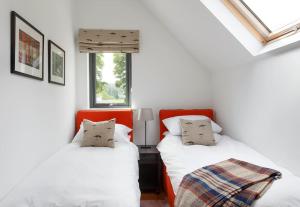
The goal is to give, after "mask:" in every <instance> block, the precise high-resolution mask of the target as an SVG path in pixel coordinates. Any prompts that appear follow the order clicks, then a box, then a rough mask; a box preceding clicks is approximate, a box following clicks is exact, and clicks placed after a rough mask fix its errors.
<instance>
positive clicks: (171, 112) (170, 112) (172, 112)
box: [159, 109, 214, 140]
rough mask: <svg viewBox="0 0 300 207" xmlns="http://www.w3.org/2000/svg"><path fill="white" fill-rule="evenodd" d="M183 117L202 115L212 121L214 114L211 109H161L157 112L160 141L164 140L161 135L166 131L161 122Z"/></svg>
mask: <svg viewBox="0 0 300 207" xmlns="http://www.w3.org/2000/svg"><path fill="white" fill-rule="evenodd" d="M184 115H203V116H207V117H209V118H211V119H212V120H213V117H214V112H213V110H212V109H163V110H160V111H159V126H160V134H159V135H160V140H162V139H163V138H164V136H163V133H164V132H165V131H167V128H166V127H165V125H164V123H163V122H162V120H164V119H166V118H170V117H173V116H184Z"/></svg>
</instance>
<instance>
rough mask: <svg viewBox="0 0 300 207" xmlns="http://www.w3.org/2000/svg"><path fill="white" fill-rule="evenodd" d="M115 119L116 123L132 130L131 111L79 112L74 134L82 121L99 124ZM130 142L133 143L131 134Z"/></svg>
mask: <svg viewBox="0 0 300 207" xmlns="http://www.w3.org/2000/svg"><path fill="white" fill-rule="evenodd" d="M113 118H115V119H116V123H118V124H123V125H125V126H127V127H129V128H131V129H133V115H132V109H122V110H81V111H78V112H77V114H76V127H75V128H76V132H78V130H79V128H80V124H81V122H82V121H83V120H84V119H88V120H90V121H94V122H99V121H105V120H109V119H113ZM130 135H131V139H130V140H131V141H133V133H132V132H131V134H130Z"/></svg>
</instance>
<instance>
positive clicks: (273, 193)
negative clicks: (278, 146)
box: [158, 134, 300, 207]
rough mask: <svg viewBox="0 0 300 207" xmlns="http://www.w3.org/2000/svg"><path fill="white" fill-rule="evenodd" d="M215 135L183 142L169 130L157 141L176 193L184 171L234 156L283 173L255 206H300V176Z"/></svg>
mask: <svg viewBox="0 0 300 207" xmlns="http://www.w3.org/2000/svg"><path fill="white" fill-rule="evenodd" d="M215 137H216V140H218V143H217V145H216V146H209V147H207V146H201V145H192V146H185V145H183V144H182V142H181V138H180V136H173V135H171V134H167V135H166V137H165V138H164V139H163V140H162V141H161V142H160V143H159V145H158V150H159V151H160V153H161V157H162V159H163V161H164V163H165V165H166V167H167V173H168V175H169V177H170V178H171V183H172V186H173V189H174V191H175V192H174V193H175V194H176V192H177V189H178V187H179V185H180V182H181V180H182V178H183V176H184V175H186V174H188V173H190V172H192V171H194V170H196V169H198V168H201V167H204V166H207V165H211V164H214V163H217V162H220V161H223V160H226V159H229V158H236V159H240V160H244V161H247V162H250V163H253V164H256V165H260V166H263V167H269V168H273V169H276V170H279V171H280V172H281V173H282V179H280V180H276V181H275V182H274V184H273V185H272V186H271V188H270V189H269V190H268V191H267V192H266V193H265V195H264V196H262V198H260V199H259V200H257V201H256V203H255V204H254V206H255V207H300V178H298V177H296V176H294V175H293V174H292V173H291V172H289V171H288V170H286V169H284V168H282V167H279V166H277V165H276V164H274V163H273V162H272V161H270V160H269V159H267V158H266V157H264V156H262V155H261V154H259V153H258V152H256V151H254V150H253V149H251V148H249V147H247V146H246V145H245V144H243V143H241V142H238V141H235V140H233V139H231V138H230V137H228V136H221V135H218V134H215ZM278 153H280V152H278Z"/></svg>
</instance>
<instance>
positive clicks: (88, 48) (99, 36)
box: [79, 29, 139, 53]
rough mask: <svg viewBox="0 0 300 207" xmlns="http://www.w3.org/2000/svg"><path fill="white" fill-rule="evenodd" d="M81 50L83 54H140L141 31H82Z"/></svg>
mask: <svg viewBox="0 0 300 207" xmlns="http://www.w3.org/2000/svg"><path fill="white" fill-rule="evenodd" d="M79 50H80V52H82V53H97V52H122V53H138V52H139V31H138V30H96V29H80V30H79Z"/></svg>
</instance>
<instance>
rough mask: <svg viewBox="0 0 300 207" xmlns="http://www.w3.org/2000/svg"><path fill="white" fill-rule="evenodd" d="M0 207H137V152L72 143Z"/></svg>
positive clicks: (122, 144) (118, 145)
mask: <svg viewBox="0 0 300 207" xmlns="http://www.w3.org/2000/svg"><path fill="white" fill-rule="evenodd" d="M0 206H1V207H139V206H140V190H139V184H138V150H137V147H136V146H135V145H134V144H132V143H129V142H118V143H115V148H105V147H102V148H98V147H84V148H81V147H80V146H79V144H76V143H72V144H68V145H67V146H65V147H64V148H63V149H62V150H60V151H59V152H58V153H56V154H55V155H53V156H52V157H51V158H50V159H48V160H47V161H46V162H44V163H43V164H42V165H40V166H39V167H38V168H37V169H36V170H34V171H33V173H31V174H30V175H29V177H27V178H26V179H25V181H24V182H23V183H21V184H20V185H19V186H18V187H17V188H16V189H15V190H13V191H12V192H11V193H10V194H9V195H8V196H7V197H6V198H5V199H4V200H3V201H2V202H0Z"/></svg>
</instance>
